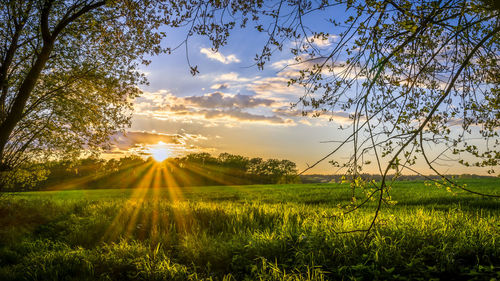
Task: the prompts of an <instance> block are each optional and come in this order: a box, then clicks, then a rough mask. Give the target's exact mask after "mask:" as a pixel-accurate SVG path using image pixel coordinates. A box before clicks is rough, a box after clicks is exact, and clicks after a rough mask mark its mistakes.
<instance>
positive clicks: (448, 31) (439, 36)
mask: <svg viewBox="0 0 500 281" xmlns="http://www.w3.org/2000/svg"><path fill="white" fill-rule="evenodd" d="M497 2H498V1H496V2H495V1H469V0H448V1H434V0H426V1H410V0H399V1H392V0H377V1H362V0H361V1H351V0H349V1H344V0H333V1H300V0H299V1H295V0H280V1H273V2H272V3H269V4H268V5H266V6H265V7H264V8H262V9H260V10H257V11H256V13H257V14H258V16H256V17H254V18H256V19H257V20H256V21H257V22H258V23H257V24H256V26H255V28H256V29H257V30H258V31H261V32H263V33H265V34H266V35H268V40H267V42H266V43H265V45H264V47H263V49H262V52H260V53H258V54H257V56H256V58H255V60H256V64H257V66H258V67H259V68H263V67H264V65H265V64H266V63H267V62H268V61H270V59H271V57H272V55H273V53H275V51H282V50H283V49H284V48H285V46H290V45H291V46H292V48H291V50H290V52H291V54H292V55H293V56H294V59H293V60H291V61H289V62H288V65H287V66H286V67H285V68H284V70H286V71H285V72H284V73H283V74H284V75H288V76H289V78H290V80H289V85H295V86H297V85H298V86H302V87H303V88H304V89H305V92H306V94H305V95H304V96H303V97H302V98H301V99H300V100H299V101H298V102H297V103H294V104H293V105H292V106H293V107H299V108H300V109H301V110H302V113H303V114H304V115H307V114H311V115H313V116H315V117H318V116H321V115H327V116H328V114H332V119H333V117H334V115H335V113H336V112H338V111H341V112H349V113H350V119H351V120H352V122H351V125H350V126H349V127H348V128H345V127H344V128H343V129H348V130H350V132H351V133H350V135H349V136H348V137H347V138H345V139H341V140H334V141H335V142H338V143H340V144H339V145H338V146H337V147H336V148H335V149H334V150H333V151H332V152H331V153H330V154H328V155H327V156H325V157H324V158H322V159H320V160H319V161H318V162H316V163H315V164H313V165H311V166H309V167H308V169H311V168H313V167H314V166H316V164H318V163H319V162H321V161H323V160H325V159H327V158H328V157H330V156H332V155H334V154H335V153H336V152H338V151H341V150H344V147H345V146H346V145H348V144H351V145H352V154H351V156H350V158H349V159H348V160H347V161H345V162H343V163H339V162H337V161H332V164H333V165H334V166H336V167H338V168H339V169H343V171H344V172H345V173H346V174H348V175H349V177H348V179H350V180H351V181H352V184H351V187H352V189H353V190H354V189H355V188H363V189H366V190H367V191H368V192H367V194H368V195H369V196H368V197H369V198H368V199H371V198H377V200H378V202H379V205H378V206H377V208H376V212H375V216H374V218H373V223H375V221H376V217H377V214H378V210H379V209H380V207H381V206H382V204H383V202H390V201H391V198H390V196H389V191H390V189H391V184H392V182H393V181H394V180H395V179H396V178H397V177H398V176H400V175H401V174H402V173H403V172H406V173H408V172H409V173H417V174H428V173H429V172H431V173H434V174H436V175H438V176H440V177H441V178H442V179H443V180H444V181H446V184H448V185H450V186H454V187H458V188H462V189H464V190H467V188H466V187H463V186H460V185H459V184H458V183H457V182H456V181H454V180H453V179H450V178H448V177H446V176H445V175H444V174H443V171H442V169H441V165H443V164H445V163H447V162H449V161H452V162H455V165H464V166H466V167H471V166H473V167H482V168H484V171H485V172H487V173H490V174H495V167H496V166H497V165H499V163H500V162H499V160H500V152H499V150H498V148H499V146H500V142H499V138H498V137H499V135H498V128H499V127H500V123H499V122H500V121H499V120H500V99H499V98H498V93H499V88H498V87H499V85H500V80H499V78H500V75H499V74H500V64H499V63H498V62H499V60H500V50H499V43H500V7H499V6H498V4H497ZM339 10H345V12H344V13H338V11H339ZM220 15H221V16H222V15H223V12H221V14H220ZM259 16H261V17H260V18H259ZM318 17H327V21H328V22H329V24H330V27H331V29H328V25H316V24H314V23H315V22H316V21H317V19H318ZM230 20H231V19H230ZM308 22H313V23H312V24H308ZM259 23H260V24H259ZM318 26H319V27H318ZM330 30H333V32H335V34H332V33H331V31H330ZM341 128H342V126H341ZM417 163H421V164H425V165H422V166H426V167H427V168H428V169H427V170H423V169H420V168H417V167H418V166H416V164H417ZM446 167H447V165H446ZM308 169H307V170H308ZM367 169H369V171H370V172H371V171H377V173H378V174H379V175H380V176H381V177H382V180H381V181H380V182H378V183H376V184H375V183H374V182H371V181H364V180H362V178H361V177H360V173H362V172H363V171H366V170H367ZM307 170H306V171H307ZM303 172H305V171H303ZM353 194H355V193H354V192H353ZM482 195H485V194H482ZM355 200H356V198H353V201H355ZM363 202H365V201H363ZM373 225H374V224H372V225H371V226H370V227H369V229H368V230H370V229H371V228H372V227H373Z"/></svg>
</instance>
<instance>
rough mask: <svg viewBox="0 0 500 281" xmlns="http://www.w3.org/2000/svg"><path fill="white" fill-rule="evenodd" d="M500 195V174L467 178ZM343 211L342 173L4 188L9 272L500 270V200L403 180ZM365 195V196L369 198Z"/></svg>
mask: <svg viewBox="0 0 500 281" xmlns="http://www.w3.org/2000/svg"><path fill="white" fill-rule="evenodd" d="M462 182H463V183H466V184H467V185H468V187H469V188H470V189H473V190H476V191H480V192H485V193H491V194H497V195H499V194H500V180H499V179H498V178H496V179H495V178H490V179H468V180H465V179H464V180H462ZM391 192H392V197H393V200H395V201H397V203H396V204H395V205H388V206H383V209H382V212H381V213H380V215H379V217H378V219H377V223H376V227H375V228H374V229H373V230H372V232H370V234H369V235H368V236H367V237H366V239H365V234H366V233H364V232H352V233H341V232H344V231H350V230H355V229H361V228H366V226H367V225H368V224H369V223H370V222H371V220H372V217H373V213H374V206H375V204H374V202H371V203H369V204H366V205H364V206H363V207H362V208H360V209H358V210H356V211H355V212H351V213H349V214H347V215H345V216H342V215H341V211H340V210H339V208H338V206H339V205H345V204H349V202H350V190H349V188H348V186H346V185H345V184H294V185H250V186H209V187H177V188H172V187H171V188H167V187H165V188H136V189H99V190H61V191H41V192H23V193H11V194H4V195H3V196H2V197H0V279H1V280H430V279H437V280H438V279H443V280H450V279H452V280H495V279H497V280H498V279H500V201H499V200H498V199H491V198H486V197H481V196H477V195H472V194H469V193H464V192H460V191H454V192H449V191H447V190H446V188H438V187H435V186H427V185H425V184H424V182H421V181H408V182H406V181H401V182H396V183H395V186H394V188H393V190H392V191H391ZM360 198H362V197H360Z"/></svg>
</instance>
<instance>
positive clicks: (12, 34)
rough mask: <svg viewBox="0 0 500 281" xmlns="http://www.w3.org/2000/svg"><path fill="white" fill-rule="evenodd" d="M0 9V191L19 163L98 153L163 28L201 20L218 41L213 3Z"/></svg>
mask: <svg viewBox="0 0 500 281" xmlns="http://www.w3.org/2000/svg"><path fill="white" fill-rule="evenodd" d="M0 4H1V7H0V42H1V43H0V174H1V176H2V178H1V179H0V186H1V182H2V181H3V180H2V179H6V178H7V177H8V174H9V173H8V171H13V170H15V169H16V168H18V167H20V166H22V165H23V163H27V161H37V160H41V159H50V158H60V157H70V156H75V155H78V154H80V153H81V152H82V151H86V152H88V151H93V152H98V151H99V150H100V149H101V148H102V147H103V146H104V147H105V146H106V144H107V143H108V142H109V136H110V135H111V134H113V133H115V132H116V131H117V130H120V129H122V128H123V127H126V126H127V125H129V122H130V113H131V109H132V103H131V101H132V100H133V98H134V97H136V96H137V95H139V94H140V90H139V89H138V88H137V85H139V84H141V83H145V82H146V80H145V77H144V75H143V74H141V73H140V72H139V71H138V70H137V67H138V65H139V64H141V63H144V64H147V63H148V62H149V61H148V60H147V59H146V56H151V55H156V54H159V53H161V52H168V51H169V50H168V49H166V48H162V47H161V45H160V43H161V39H162V38H163V37H164V36H165V33H164V32H162V31H161V29H162V27H163V26H179V25H181V23H183V22H184V21H185V20H186V19H190V18H193V19H197V20H202V19H203V26H205V27H204V28H203V30H201V29H199V30H198V33H199V34H203V35H207V36H209V39H210V40H212V41H213V42H214V45H215V46H218V45H220V40H223V39H221V37H220V36H219V35H218V34H219V31H220V30H215V29H211V28H210V22H211V21H215V19H213V18H210V12H209V11H210V10H212V9H217V8H220V7H222V6H221V5H222V4H221V3H220V1H175V0H146V1H143V0H124V1H114V0H70V1H66V0H37V1H35V0H31V1H16V0H2V1H1V2H0ZM251 8H252V6H251V5H250V6H248V5H246V4H245V3H240V4H235V5H234V9H235V10H238V11H243V12H244V11H245V10H248V9H251ZM10 174H11V175H12V174H15V173H10Z"/></svg>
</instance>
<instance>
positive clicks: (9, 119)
mask: <svg viewBox="0 0 500 281" xmlns="http://www.w3.org/2000/svg"><path fill="white" fill-rule="evenodd" d="M53 47H54V42H53V41H50V42H46V43H45V44H44V46H43V48H42V50H41V52H40V55H38V57H37V60H36V61H35V63H34V64H33V67H32V68H31V69H30V71H29V72H28V74H27V75H26V78H25V79H24V81H23V83H22V84H21V87H20V88H19V92H18V93H17V96H16V99H15V100H14V103H13V104H12V108H11V110H10V111H9V112H8V113H7V116H6V118H5V119H4V120H3V122H2V123H1V124H0V171H2V170H8V169H9V167H8V163H6V162H5V155H4V152H5V146H6V145H7V141H8V140H9V137H10V134H11V133H12V131H13V130H14V128H15V127H16V125H17V123H18V122H19V121H20V120H21V118H22V116H23V111H24V109H25V107H26V103H27V102H28V99H29V97H30V95H31V92H32V91H33V89H34V88H35V85H36V82H37V80H38V78H39V77H40V73H41V72H42V70H43V69H44V68H45V65H46V64H47V61H48V60H49V57H50V53H51V52H52V48H53Z"/></svg>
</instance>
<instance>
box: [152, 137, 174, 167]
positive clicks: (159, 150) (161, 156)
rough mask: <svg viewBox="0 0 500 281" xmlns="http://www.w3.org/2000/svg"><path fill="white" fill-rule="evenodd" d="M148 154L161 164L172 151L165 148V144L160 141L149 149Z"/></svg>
mask: <svg viewBox="0 0 500 281" xmlns="http://www.w3.org/2000/svg"><path fill="white" fill-rule="evenodd" d="M149 153H151V156H153V158H154V159H155V160H156V161H158V162H162V161H163V160H165V159H167V158H169V157H170V156H172V151H171V150H170V149H169V148H168V147H167V144H166V143H164V142H162V141H160V142H158V144H155V145H154V146H152V147H150V148H149Z"/></svg>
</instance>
